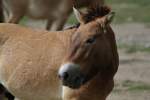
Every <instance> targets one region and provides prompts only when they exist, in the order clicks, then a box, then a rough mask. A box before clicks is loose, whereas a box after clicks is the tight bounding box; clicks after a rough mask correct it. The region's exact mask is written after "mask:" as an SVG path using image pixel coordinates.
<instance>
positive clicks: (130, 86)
mask: <svg viewBox="0 0 150 100" xmlns="http://www.w3.org/2000/svg"><path fill="white" fill-rule="evenodd" d="M122 86H123V87H126V88H127V90H128V91H150V85H147V84H145V83H142V82H134V81H130V80H126V81H125V82H124V83H123V84H122Z"/></svg>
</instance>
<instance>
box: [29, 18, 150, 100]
mask: <svg viewBox="0 0 150 100" xmlns="http://www.w3.org/2000/svg"><path fill="white" fill-rule="evenodd" d="M40 23H41V22H40ZM42 24H43V22H42ZM27 25H29V26H30V25H31V26H32V27H40V28H41V27H42V28H44V27H45V25H42V26H39V24H33V23H32V22H31V21H30V23H27ZM37 25H38V26H37ZM112 26H113V29H114V31H115V33H116V38H117V43H118V44H120V43H121V44H127V45H131V46H132V45H133V46H134V45H135V44H138V45H142V46H143V47H148V48H150V27H148V26H146V25H145V24H141V23H140V24H139V23H130V24H121V25H112ZM126 49H127V48H125V47H124V48H119V58H120V66H119V69H118V72H117V74H116V76H115V88H114V90H113V92H112V93H111V94H110V96H109V97H108V98H107V100H150V51H149V52H144V51H138V52H132V53H128V52H126Z"/></svg>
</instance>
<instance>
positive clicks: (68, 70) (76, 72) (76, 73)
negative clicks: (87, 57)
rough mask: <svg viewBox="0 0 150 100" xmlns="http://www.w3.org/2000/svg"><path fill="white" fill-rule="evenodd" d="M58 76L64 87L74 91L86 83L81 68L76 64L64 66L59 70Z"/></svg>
mask: <svg viewBox="0 0 150 100" xmlns="http://www.w3.org/2000/svg"><path fill="white" fill-rule="evenodd" d="M58 76H59V78H60V79H61V81H62V83H63V85H64V86H68V87H70V88H73V89H78V88H80V86H81V85H83V84H84V83H85V77H84V75H83V74H81V72H80V66H79V65H77V64H74V63H66V64H63V65H62V66H61V67H60V69H59V72H58Z"/></svg>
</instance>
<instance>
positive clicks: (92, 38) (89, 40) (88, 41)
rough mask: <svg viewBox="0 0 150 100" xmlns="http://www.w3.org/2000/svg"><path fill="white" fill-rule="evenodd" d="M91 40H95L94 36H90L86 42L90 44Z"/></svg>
mask: <svg viewBox="0 0 150 100" xmlns="http://www.w3.org/2000/svg"><path fill="white" fill-rule="evenodd" d="M93 42H95V37H91V38H89V39H88V40H86V43H87V44H92V43H93Z"/></svg>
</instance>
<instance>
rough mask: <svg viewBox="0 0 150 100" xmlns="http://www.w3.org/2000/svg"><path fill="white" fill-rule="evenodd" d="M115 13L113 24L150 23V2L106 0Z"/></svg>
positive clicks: (148, 0) (144, 0) (142, 0)
mask: <svg viewBox="0 0 150 100" xmlns="http://www.w3.org/2000/svg"><path fill="white" fill-rule="evenodd" d="M106 1H107V3H108V4H109V5H110V6H111V7H112V9H113V10H114V11H115V12H116V18H115V23H123V22H141V23H150V13H149V10H150V0H124V1H123V0H106Z"/></svg>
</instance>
